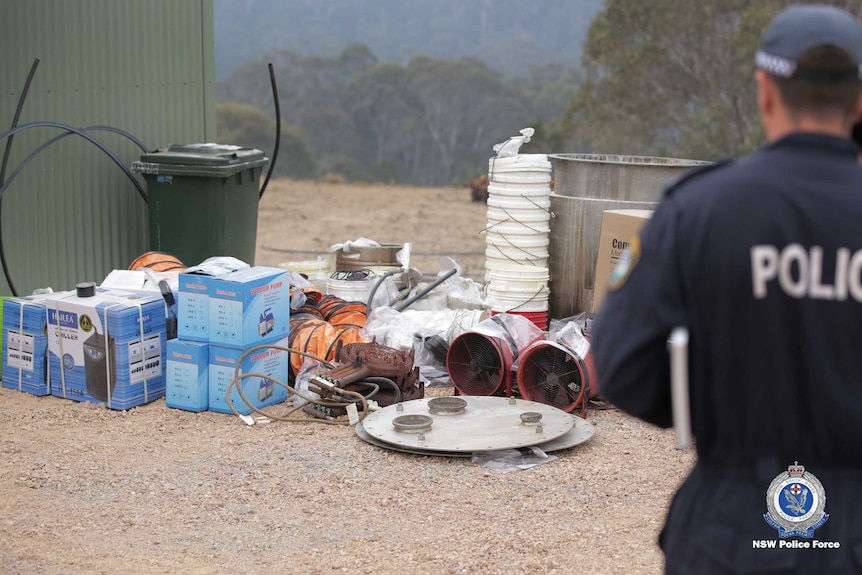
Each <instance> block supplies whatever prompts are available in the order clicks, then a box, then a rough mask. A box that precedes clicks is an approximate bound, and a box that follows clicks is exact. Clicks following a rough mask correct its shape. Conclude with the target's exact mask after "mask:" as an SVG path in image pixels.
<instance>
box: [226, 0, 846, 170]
mask: <svg viewBox="0 0 862 575" xmlns="http://www.w3.org/2000/svg"><path fill="white" fill-rule="evenodd" d="M791 3H794V2H792V1H790V0H711V1H710V2H690V1H689V0H653V1H651V2H642V1H641V0H607V1H606V2H605V7H604V9H603V10H602V11H601V12H600V13H599V14H598V15H597V16H596V17H595V18H594V19H593V20H592V22H591V24H590V27H589V31H588V36H587V40H586V42H585V44H584V47H583V53H582V58H581V62H580V63H572V64H571V65H564V64H559V63H553V64H545V65H534V66H533V67H531V68H530V69H529V72H528V73H527V74H525V75H524V76H521V77H516V78H507V77H505V76H504V75H503V74H501V73H500V72H497V71H496V70H494V69H492V68H490V67H489V66H487V65H486V64H485V63H483V62H482V61H480V60H478V59H476V58H473V57H465V58H461V59H457V60H447V59H438V58H432V57H429V56H425V55H418V56H414V57H412V58H411V59H410V60H409V61H408V62H407V63H406V64H405V65H400V64H396V63H392V62H385V61H378V59H377V58H376V57H375V55H374V54H373V53H372V52H371V51H370V50H369V49H368V48H367V47H366V46H364V45H362V44H354V45H351V46H348V47H347V48H345V49H344V50H343V51H342V52H341V54H339V55H338V56H336V57H327V56H302V55H299V54H296V53H294V52H290V51H287V50H281V51H278V52H275V53H273V54H271V55H269V57H268V59H267V61H268V62H272V64H273V66H274V69H275V71H276V76H277V81H278V93H279V103H280V107H281V116H282V141H281V146H280V147H281V151H280V153H279V158H278V160H277V162H276V172H275V174H276V175H278V176H286V177H292V178H319V177H324V176H326V175H329V174H337V175H339V176H341V177H343V178H345V179H347V180H352V181H381V182H401V183H406V184H413V185H450V184H458V183H462V182H465V181H468V180H470V179H472V178H474V177H476V176H478V175H482V174H484V173H487V162H488V158H490V157H491V156H492V155H493V149H492V148H493V145H494V144H496V143H499V142H503V141H505V140H506V139H507V138H509V137H510V136H514V135H517V134H518V132H519V130H521V129H522V128H525V127H527V126H532V127H533V128H535V129H536V135H535V136H534V138H533V140H532V141H531V142H530V143H529V144H527V145H526V146H524V147H523V148H522V151H523V152H527V153H573V152H576V153H609V154H629V155H646V156H667V157H681V158H690V159H716V158H720V157H733V156H739V155H742V154H745V153H747V152H749V151H751V150H752V149H753V148H755V147H756V146H758V145H760V144H761V143H762V135H761V133H760V127H759V122H758V119H757V110H756V101H755V92H754V89H755V88H754V82H753V79H752V70H753V60H754V52H755V50H756V47H757V44H758V41H759V38H760V34H761V32H762V30H763V28H764V26H765V25H766V23H767V22H768V21H769V19H770V18H771V17H772V15H773V14H774V13H775V12H776V11H777V10H779V9H781V8H782V7H784V6H786V5H788V4H791ZM832 4H835V5H838V6H840V7H842V8H845V9H848V10H849V11H851V12H853V13H854V14H857V15H862V0H844V1H834V2H832ZM266 63H267V62H264V61H257V62H254V61H253V62H248V63H246V64H245V65H243V66H242V67H241V68H239V69H238V70H237V71H236V72H235V73H234V74H233V75H231V77H230V78H228V79H227V80H225V81H223V82H221V83H219V84H218V86H217V96H218V100H219V103H218V104H217V118H218V139H219V141H220V142H222V143H235V144H241V145H246V146H250V147H256V148H259V149H263V150H266V151H268V152H271V151H272V149H273V141H272V140H273V138H274V134H275V127H274V115H273V109H274V103H273V100H272V91H271V89H270V85H269V74H268V70H267V67H266ZM577 64H580V65H581V66H578V65H577Z"/></svg>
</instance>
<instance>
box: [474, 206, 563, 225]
mask: <svg viewBox="0 0 862 575" xmlns="http://www.w3.org/2000/svg"><path fill="white" fill-rule="evenodd" d="M550 221H551V218H550V216H549V214H548V212H544V211H540V210H503V209H499V208H488V223H489V224H505V223H509V222H511V223H513V224H526V225H529V226H530V227H540V226H541V225H542V224H545V225H547V226H548V228H550V225H551V224H550ZM537 224H538V226H537Z"/></svg>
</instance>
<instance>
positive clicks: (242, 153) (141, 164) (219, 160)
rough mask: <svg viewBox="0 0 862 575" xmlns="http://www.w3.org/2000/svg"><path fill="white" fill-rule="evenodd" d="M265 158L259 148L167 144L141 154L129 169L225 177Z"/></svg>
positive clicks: (146, 172) (144, 172)
mask: <svg viewBox="0 0 862 575" xmlns="http://www.w3.org/2000/svg"><path fill="white" fill-rule="evenodd" d="M268 161H269V158H266V157H264V153H263V151H261V150H255V149H253V148H243V147H241V146H231V145H225V144H171V145H170V146H168V147H167V148H163V149H159V150H156V151H153V152H147V153H144V154H141V159H140V161H137V162H133V163H132V170H134V171H136V172H139V173H141V174H173V175H200V176H209V175H212V176H229V175H231V174H234V173H236V172H239V171H241V170H244V169H247V168H256V167H258V166H263V165H264V164H266V163H267V162H268Z"/></svg>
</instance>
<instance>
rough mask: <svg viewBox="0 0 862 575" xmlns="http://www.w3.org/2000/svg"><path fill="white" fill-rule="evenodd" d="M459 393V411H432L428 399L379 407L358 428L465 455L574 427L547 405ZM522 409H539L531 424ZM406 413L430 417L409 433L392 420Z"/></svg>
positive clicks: (395, 442) (405, 444)
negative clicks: (419, 430)
mask: <svg viewBox="0 0 862 575" xmlns="http://www.w3.org/2000/svg"><path fill="white" fill-rule="evenodd" d="M459 397H460V398H461V399H463V401H464V402H465V404H466V405H465V406H464V409H463V411H462V412H459V413H451V414H445V415H439V414H432V407H435V405H436V404H434V403H432V404H431V405H430V406H429V402H432V401H433V398H423V399H415V400H412V401H405V402H403V403H400V404H396V405H390V406H387V407H384V408H383V409H381V410H380V411H376V412H373V413H371V414H369V415H368V417H366V418H365V419H364V420H363V421H362V427H363V431H364V432H367V434H368V435H369V436H371V437H372V438H374V439H376V440H378V441H379V442H382V443H384V444H387V445H392V446H393V448H394V449H398V448H399V447H400V448H408V449H411V450H416V451H419V452H425V451H428V452H432V453H434V454H447V453H448V454H459V453H462V454H463V453H467V454H469V453H472V452H475V451H493V450H498V449H515V448H519V447H530V446H533V445H539V444H543V443H546V442H549V441H551V440H554V439H557V438H559V437H561V436H563V435H565V434H566V433H568V432H569V431H571V430H572V428H573V427H574V426H575V419H574V418H573V417H572V416H571V415H570V414H568V413H566V412H565V411H563V410H561V409H557V408H556V407H553V406H550V405H545V404H542V403H537V402H534V401H527V400H523V399H518V398H514V397H512V398H506V397H496V396H489V397H478V396H459ZM399 406H400V407H399ZM435 410H436V408H435ZM524 413H531V414H540V415H541V418H539V419H540V423H539V424H536V423H532V419H535V415H531V416H530V419H531V424H525V423H524V421H523V420H522V418H521V415H522V414H524ZM405 415H423V416H428V417H430V418H431V419H432V420H433V422H432V423H431V425H430V427H428V429H427V430H425V431H424V432H423V433H421V434H417V433H408V432H404V431H401V430H399V429H398V427H397V426H396V425H395V424H394V422H395V421H396V419H398V418H400V417H403V416H405ZM399 421H400V420H399ZM590 435H592V434H590Z"/></svg>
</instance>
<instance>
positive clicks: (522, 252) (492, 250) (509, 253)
mask: <svg viewBox="0 0 862 575" xmlns="http://www.w3.org/2000/svg"><path fill="white" fill-rule="evenodd" d="M485 255H486V256H491V257H492V258H499V257H504V258H507V259H512V260H522V259H530V260H536V259H542V258H547V257H548V255H549V254H548V246H537V247H532V248H526V247H521V246H505V245H502V246H501V245H498V244H485Z"/></svg>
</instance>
